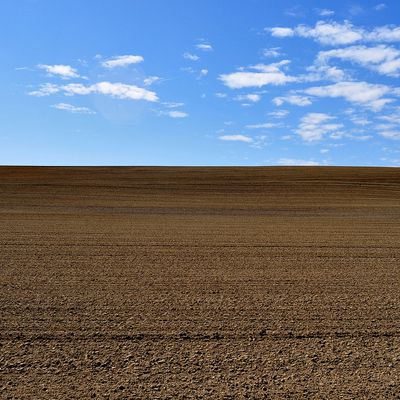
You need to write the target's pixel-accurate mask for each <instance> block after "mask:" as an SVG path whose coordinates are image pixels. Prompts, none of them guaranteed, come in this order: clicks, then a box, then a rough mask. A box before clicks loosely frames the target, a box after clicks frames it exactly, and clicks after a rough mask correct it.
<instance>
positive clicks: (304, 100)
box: [272, 95, 312, 107]
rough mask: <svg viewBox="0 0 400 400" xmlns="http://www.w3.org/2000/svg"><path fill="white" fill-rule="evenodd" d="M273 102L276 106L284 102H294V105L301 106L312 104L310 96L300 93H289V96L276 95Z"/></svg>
mask: <svg viewBox="0 0 400 400" xmlns="http://www.w3.org/2000/svg"><path fill="white" fill-rule="evenodd" d="M272 102H273V103H274V104H275V105H276V106H281V105H283V104H284V103H288V104H292V105H295V106H300V107H304V106H309V105H311V104H312V102H311V100H310V98H309V97H306V96H299V95H287V96H281V97H275V98H273V99H272Z"/></svg>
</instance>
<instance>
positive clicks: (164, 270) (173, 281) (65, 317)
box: [0, 167, 400, 399]
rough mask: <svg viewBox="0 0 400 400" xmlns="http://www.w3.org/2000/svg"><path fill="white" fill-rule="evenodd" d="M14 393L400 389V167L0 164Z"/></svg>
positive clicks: (9, 389) (5, 332)
mask: <svg viewBox="0 0 400 400" xmlns="http://www.w3.org/2000/svg"><path fill="white" fill-rule="evenodd" d="M0 289H1V291H0V398H1V399H88V398H99V399H189V398H197V399H203V398H204V399H245V398H247V399H399V398H400V169H395V168H330V167H321V168H318V167H312V168H307V167H304V168H303V167H279V168H278V167H276V168H144V167H143V168H125V167H121V168H47V167H46V168H34V167H1V168H0Z"/></svg>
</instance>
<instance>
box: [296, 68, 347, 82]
mask: <svg viewBox="0 0 400 400" xmlns="http://www.w3.org/2000/svg"><path fill="white" fill-rule="evenodd" d="M307 71H309V72H310V73H309V74H307V75H304V76H303V78H302V79H303V81H304V82H315V81H321V80H330V81H334V82H340V81H343V80H349V79H350V76H349V75H348V74H347V73H346V72H345V71H343V70H342V69H340V68H338V67H335V66H330V65H325V64H321V63H319V64H318V65H311V66H310V67H308V68H307Z"/></svg>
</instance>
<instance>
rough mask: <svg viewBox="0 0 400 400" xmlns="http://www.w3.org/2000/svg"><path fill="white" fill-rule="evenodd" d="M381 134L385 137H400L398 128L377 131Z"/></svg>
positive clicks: (397, 138)
mask: <svg viewBox="0 0 400 400" xmlns="http://www.w3.org/2000/svg"><path fill="white" fill-rule="evenodd" d="M379 134H380V135H381V136H383V137H384V138H386V139H396V140H399V139H400V130H399V131H382V132H379Z"/></svg>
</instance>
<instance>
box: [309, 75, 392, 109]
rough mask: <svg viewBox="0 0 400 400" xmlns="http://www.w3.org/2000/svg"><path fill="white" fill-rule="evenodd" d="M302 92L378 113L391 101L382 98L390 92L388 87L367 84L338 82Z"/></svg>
mask: <svg viewBox="0 0 400 400" xmlns="http://www.w3.org/2000/svg"><path fill="white" fill-rule="evenodd" d="M304 92H305V93H306V94H309V95H312V96H317V97H331V98H336V97H343V98H345V99H346V100H347V101H349V102H351V103H356V104H359V105H362V106H365V107H367V108H370V109H372V110H373V111H379V110H381V109H382V108H383V107H384V106H385V105H386V104H388V103H390V102H392V101H393V99H388V98H384V97H383V96H384V95H386V94H389V93H390V92H391V88H390V87H388V86H386V85H379V84H371V83H367V82H339V83H335V84H333V85H328V86H317V87H311V88H308V89H306V90H304Z"/></svg>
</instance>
